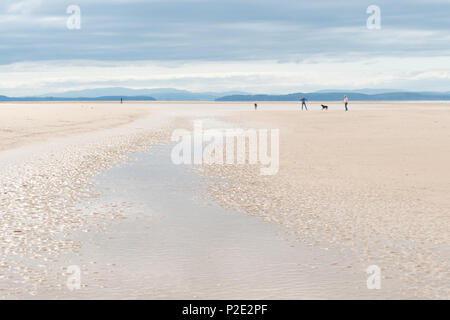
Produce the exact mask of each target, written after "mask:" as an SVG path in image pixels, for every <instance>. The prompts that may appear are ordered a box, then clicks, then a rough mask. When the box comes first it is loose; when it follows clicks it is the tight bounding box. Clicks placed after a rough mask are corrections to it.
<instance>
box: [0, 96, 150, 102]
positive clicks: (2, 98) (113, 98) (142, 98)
mask: <svg viewBox="0 0 450 320" xmlns="http://www.w3.org/2000/svg"><path fill="white" fill-rule="evenodd" d="M121 98H122V99H123V100H124V101H156V99H155V98H153V97H148V96H133V97H119V96H109V97H108V96H105V97H78V98H61V97H18V98H13V97H6V96H0V101H11V102H14V101H22V102H26V101H120V99H121Z"/></svg>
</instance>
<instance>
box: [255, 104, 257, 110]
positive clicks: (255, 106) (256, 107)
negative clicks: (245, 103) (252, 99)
mask: <svg viewBox="0 0 450 320" xmlns="http://www.w3.org/2000/svg"><path fill="white" fill-rule="evenodd" d="M256 109H258V104H257V103H255V111H256Z"/></svg>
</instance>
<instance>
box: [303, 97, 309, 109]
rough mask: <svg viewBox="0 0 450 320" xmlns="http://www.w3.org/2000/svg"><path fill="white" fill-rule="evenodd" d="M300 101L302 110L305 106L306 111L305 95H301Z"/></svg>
mask: <svg viewBox="0 0 450 320" xmlns="http://www.w3.org/2000/svg"><path fill="white" fill-rule="evenodd" d="M301 101H302V110H303V106H305V109H306V111H308V108H307V107H306V101H308V99H306V98H305V96H303V97H302V99H301Z"/></svg>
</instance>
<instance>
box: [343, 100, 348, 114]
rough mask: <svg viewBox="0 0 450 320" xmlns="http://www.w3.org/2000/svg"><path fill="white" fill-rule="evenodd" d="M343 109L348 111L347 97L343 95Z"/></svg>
mask: <svg viewBox="0 0 450 320" xmlns="http://www.w3.org/2000/svg"><path fill="white" fill-rule="evenodd" d="M344 104H345V111H348V98H347V96H344Z"/></svg>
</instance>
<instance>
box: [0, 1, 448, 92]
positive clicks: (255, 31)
mask: <svg viewBox="0 0 450 320" xmlns="http://www.w3.org/2000/svg"><path fill="white" fill-rule="evenodd" d="M70 5H77V6H79V7H80V9H81V29H79V30H78V29H74V30H70V29H68V28H67V20H68V19H69V17H70V14H67V12H66V11H67V8H68V7H69V6H70ZM370 5H377V6H378V7H379V8H380V9H381V29H368V28H367V26H366V21H367V18H368V17H369V16H370V14H367V13H366V10H367V8H368V7H369V6H370ZM0 29H1V31H0V95H1V94H4V95H10V96H20V95H35V94H45V93H55V92H61V91H66V90H79V89H86V88H96V87H109V86H123V87H129V88H157V87H174V88H179V89H188V90H193V91H212V90H214V91H229V90H239V91H249V92H254V93H262V92H268V93H289V92H298V91H314V90H321V89H358V88H394V89H405V90H422V91H425V90H427V91H450V58H449V57H450V55H449V54H450V0H445V1H442V0H409V1H398V0H387V1H384V0H383V1H365V0H323V1H320V0H316V1H311V0H309V1H300V0H297V1H286V0H68V1H66V0H2V1H1V3H0Z"/></svg>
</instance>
